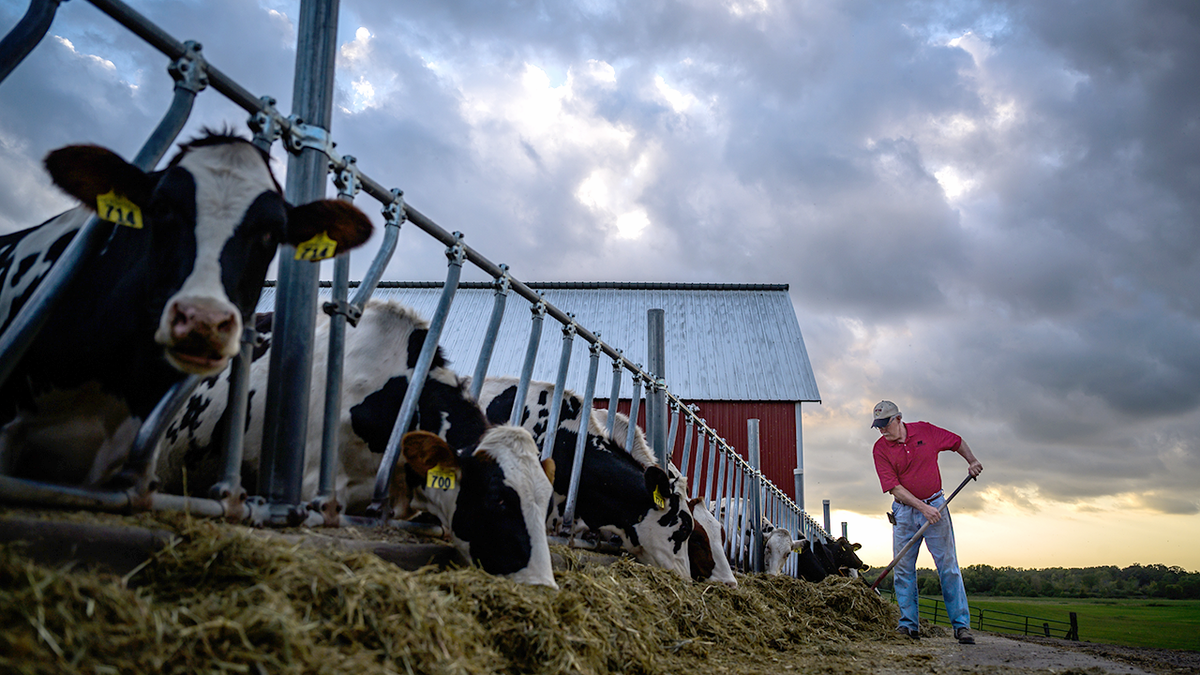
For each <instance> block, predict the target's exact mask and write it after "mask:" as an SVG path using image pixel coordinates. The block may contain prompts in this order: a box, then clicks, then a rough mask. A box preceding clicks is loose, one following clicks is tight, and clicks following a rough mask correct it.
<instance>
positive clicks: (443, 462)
mask: <svg viewBox="0 0 1200 675" xmlns="http://www.w3.org/2000/svg"><path fill="white" fill-rule="evenodd" d="M400 447H401V450H402V451H403V452H404V460H405V461H406V462H408V465H409V466H411V467H412V468H413V471H416V472H417V474H419V475H420V476H421V477H422V478H424V477H425V476H426V475H427V474H428V473H429V470H430V469H432V468H434V467H436V466H453V467H455V468H457V467H458V456H457V455H455V454H454V452H453V451H452V450H450V446H449V445H447V444H446V441H445V440H444V439H442V437H441V436H438V435H437V434H434V433H430V432H428V431H410V432H408V433H407V434H404V438H403V439H402V440H401V441H400Z"/></svg>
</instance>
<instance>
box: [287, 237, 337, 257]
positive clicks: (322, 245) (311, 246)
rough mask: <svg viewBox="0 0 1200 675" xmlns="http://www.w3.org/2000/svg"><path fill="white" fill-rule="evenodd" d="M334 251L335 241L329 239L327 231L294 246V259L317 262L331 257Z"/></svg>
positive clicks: (335, 249)
mask: <svg viewBox="0 0 1200 675" xmlns="http://www.w3.org/2000/svg"><path fill="white" fill-rule="evenodd" d="M336 253H337V242H336V241H334V240H333V239H330V238H329V235H328V233H325V232H321V233H320V234H318V235H317V236H315V237H313V238H312V239H309V240H308V241H305V242H302V243H301V244H300V245H298V246H296V260H308V261H311V262H317V261H319V260H325V259H327V258H332V257H333V256H334V255H335V254H336Z"/></svg>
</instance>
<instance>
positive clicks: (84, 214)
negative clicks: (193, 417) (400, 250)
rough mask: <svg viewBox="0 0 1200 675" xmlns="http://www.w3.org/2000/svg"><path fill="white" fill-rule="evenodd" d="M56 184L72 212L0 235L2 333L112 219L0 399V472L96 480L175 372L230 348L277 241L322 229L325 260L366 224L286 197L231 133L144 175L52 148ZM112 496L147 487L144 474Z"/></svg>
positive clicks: (191, 147)
mask: <svg viewBox="0 0 1200 675" xmlns="http://www.w3.org/2000/svg"><path fill="white" fill-rule="evenodd" d="M45 163H46V168H47V169H48V170H49V172H50V175H51V177H52V178H53V179H54V182H55V183H56V184H57V185H58V186H59V187H61V188H62V189H63V190H65V191H66V192H68V193H69V194H71V195H72V196H74V197H75V198H77V199H79V200H80V201H81V202H83V206H80V207H77V208H75V209H73V210H71V211H68V212H66V213H64V214H61V215H59V216H57V217H55V218H52V219H50V220H48V221H46V222H44V223H42V224H41V225H38V226H37V227H34V228H31V229H27V230H23V231H20V232H16V233H14V234H9V235H6V236H4V237H0V329H6V328H7V327H8V326H9V324H10V323H11V322H12V320H13V318H14V317H15V316H16V314H17V312H18V311H19V310H20V309H21V307H22V306H24V304H25V303H26V302H27V301H28V300H29V298H30V296H31V295H32V294H33V291H34V290H35V289H36V287H37V286H38V284H39V283H40V282H41V281H42V279H43V278H44V277H45V276H46V274H47V273H48V272H49V270H50V268H51V267H52V266H53V265H54V264H55V262H56V261H57V260H58V259H59V257H60V256H61V255H62V253H63V251H64V250H65V249H66V247H67V245H68V244H69V243H70V242H71V240H72V239H73V238H74V237H75V235H76V234H77V233H78V232H79V230H80V228H81V227H82V226H83V224H84V223H85V222H86V221H87V219H88V218H89V217H90V216H91V215H92V212H97V213H98V215H100V216H101V217H105V218H106V219H112V220H114V222H116V221H119V222H120V223H121V225H122V226H116V227H114V228H113V232H112V235H111V236H110V237H109V239H108V241H107V243H106V244H105V246H104V248H103V249H102V250H101V251H100V253H99V254H98V255H96V256H95V257H93V258H92V259H90V260H88V261H86V262H85V263H84V264H83V266H82V267H81V268H80V270H79V271H78V274H77V276H76V277H75V279H74V281H73V282H72V283H71V284H70V285H69V286H68V287H67V288H66V289H65V292H64V293H63V295H62V297H61V301H60V302H59V303H58V305H57V308H56V309H55V311H54V312H52V313H51V314H50V316H49V319H48V320H47V322H46V324H45V326H44V327H43V328H42V330H41V332H40V333H39V334H38V336H37V338H36V340H35V341H34V343H33V344H32V346H31V347H30V348H29V350H28V351H27V352H26V354H25V355H24V356H23V357H22V358H21V360H20V362H19V363H18V364H17V365H16V368H15V370H14V371H13V373H12V375H11V376H10V377H9V379H8V381H7V382H6V383H5V384H4V386H3V387H2V388H0V425H5V426H4V427H3V429H2V430H0V472H3V473H5V474H8V475H11V476H17V477H22V478H29V479H36V480H42V481H48V482H55V483H60V484H67V485H80V486H85V487H97V486H102V485H106V484H108V483H109V482H110V479H112V478H113V477H114V476H116V475H117V474H118V472H119V471H120V470H121V468H122V466H123V464H124V462H125V460H126V458H127V457H128V453H129V448H130V446H131V444H132V442H133V439H134V437H135V435H136V433H137V430H138V428H139V426H140V425H141V422H142V420H143V419H145V418H146V416H147V415H148V414H149V412H150V411H151V410H152V409H153V407H154V406H155V404H157V403H158V401H159V399H160V398H162V396H163V395H164V394H165V393H166V392H167V390H168V389H169V388H170V387H171V386H172V385H173V384H175V383H176V382H178V381H180V380H181V379H183V378H184V377H185V376H186V374H189V373H190V374H198V375H211V374H214V373H218V372H220V371H221V369H222V368H224V367H225V366H226V364H227V362H228V360H229V358H230V357H231V356H233V355H234V354H236V353H237V352H238V349H239V340H240V338H241V334H242V321H243V317H244V316H248V314H249V313H250V312H253V311H254V303H255V302H256V301H257V299H258V294H259V291H260V289H261V288H262V282H263V278H264V277H265V276H266V272H267V265H268V264H269V263H270V262H271V258H272V257H273V256H274V255H275V249H276V247H277V246H278V245H279V244H281V243H287V244H294V245H299V244H301V243H303V242H306V241H309V240H313V239H314V238H316V237H319V236H320V235H322V234H324V235H325V237H327V238H328V239H331V240H332V241H333V242H335V243H336V251H337V252H338V253H340V252H342V251H346V250H348V249H352V248H354V247H356V246H359V245H361V244H363V243H364V242H366V241H367V239H368V238H369V237H370V235H371V230H372V226H371V223H370V221H369V220H368V219H367V217H366V216H365V215H363V213H362V212H361V211H359V210H358V209H356V208H354V207H353V206H351V205H348V204H346V203H344V202H341V201H337V200H323V201H317V202H312V203H310V204H305V205H303V206H299V207H293V206H290V205H289V204H288V203H287V202H285V201H284V199H283V195H282V194H281V192H280V188H279V184H278V183H277V182H276V180H275V178H274V176H273V175H272V173H271V170H270V167H269V166H268V157H267V155H266V154H265V153H263V152H262V151H260V150H258V149H257V148H256V147H255V146H254V145H252V144H251V143H250V142H248V141H246V140H244V139H241V138H237V137H234V136H232V135H229V134H228V133H213V132H206V135H205V136H203V137H201V138H199V139H197V140H194V141H191V142H189V143H186V144H184V145H182V146H181V148H180V151H179V153H178V154H177V155H176V156H175V157H174V158H173V159H172V160H171V161H170V163H169V164H168V166H167V167H166V168H165V169H163V170H162V171H156V172H149V173H147V172H144V171H142V170H140V169H138V168H137V167H135V166H133V165H131V164H128V163H127V162H125V160H123V159H121V158H120V157H118V156H117V155H116V154H114V153H112V152H110V151H108V150H105V149H103V148H100V147H96V146H91V145H76V146H69V147H66V148H62V149H59V150H55V151H54V152H51V153H50V154H49V155H48V156H47V157H46V162H45ZM116 482H117V483H119V485H114V487H128V486H129V485H130V484H137V485H138V487H139V488H141V489H143V490H145V489H148V488H149V485H148V483H149V479H148V477H146V476H122V477H121V480H120V481H116Z"/></svg>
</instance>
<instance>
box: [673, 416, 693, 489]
mask: <svg viewBox="0 0 1200 675" xmlns="http://www.w3.org/2000/svg"><path fill="white" fill-rule="evenodd" d="M676 410H677V411H678V408H676ZM683 421H684V426H683V456H682V457H680V458H679V464H680V467H679V472H680V473H682V474H683V477H684V479H686V480H687V482H688V484H690V485H691V486H692V495H691V496H693V497H695V496H696V481H694V480H692V477H691V476H689V475H688V464H689V461H688V460H690V459H691V457H692V428H693V426H694V424H695V423H694V422H692V416H691V415H684V418H683ZM671 428H672V429H674V428H675V426H674V425H672V427H671ZM671 445H672V447H674V440H672V442H671ZM697 477H698V474H697Z"/></svg>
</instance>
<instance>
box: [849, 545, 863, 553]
mask: <svg viewBox="0 0 1200 675" xmlns="http://www.w3.org/2000/svg"><path fill="white" fill-rule="evenodd" d="M860 548H862V544H854V545H853V546H851V549H853V550H855V551H857V550H858V549H860Z"/></svg>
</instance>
